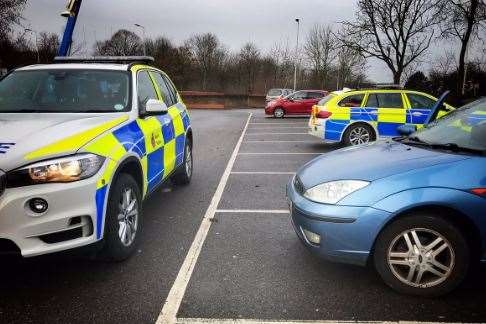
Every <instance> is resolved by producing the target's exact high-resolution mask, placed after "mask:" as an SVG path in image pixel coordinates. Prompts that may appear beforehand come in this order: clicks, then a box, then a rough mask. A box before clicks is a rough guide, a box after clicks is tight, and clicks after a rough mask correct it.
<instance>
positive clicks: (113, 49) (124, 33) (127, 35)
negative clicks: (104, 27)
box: [95, 29, 142, 56]
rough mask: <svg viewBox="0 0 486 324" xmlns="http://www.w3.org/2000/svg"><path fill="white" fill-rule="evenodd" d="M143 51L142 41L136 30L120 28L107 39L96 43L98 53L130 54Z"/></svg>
mask: <svg viewBox="0 0 486 324" xmlns="http://www.w3.org/2000/svg"><path fill="white" fill-rule="evenodd" d="M141 53H142V41H141V39H140V37H138V36H137V34H135V33H134V32H131V31H129V30H126V29H120V30H118V31H117V32H116V33H114V34H113V36H111V39H109V40H106V41H98V42H96V44H95V54H96V55H111V56H129V55H140V54H141Z"/></svg>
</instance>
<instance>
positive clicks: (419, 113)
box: [412, 111, 423, 117]
mask: <svg viewBox="0 0 486 324" xmlns="http://www.w3.org/2000/svg"><path fill="white" fill-rule="evenodd" d="M422 115H423V114H422V113H421V112H418V111H414V112H413V113H412V116H417V117H419V116H422Z"/></svg>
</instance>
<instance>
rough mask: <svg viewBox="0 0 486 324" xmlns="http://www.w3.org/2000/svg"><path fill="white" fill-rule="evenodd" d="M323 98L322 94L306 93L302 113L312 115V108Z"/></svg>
mask: <svg viewBox="0 0 486 324" xmlns="http://www.w3.org/2000/svg"><path fill="white" fill-rule="evenodd" d="M323 97H324V94H323V93H322V92H313V91H308V92H307V96H306V99H305V103H304V113H305V114H309V115H310V114H311V113H312V107H313V106H314V105H317V103H318V102H319V100H320V99H322V98H323Z"/></svg>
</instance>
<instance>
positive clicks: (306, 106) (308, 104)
mask: <svg viewBox="0 0 486 324" xmlns="http://www.w3.org/2000/svg"><path fill="white" fill-rule="evenodd" d="M327 94H328V92H327V91H323V90H300V91H297V92H294V93H292V94H290V95H288V96H287V97H284V98H281V99H277V100H274V101H270V102H269V103H268V104H267V106H266V107H265V114H266V115H273V116H275V117H276V118H282V117H284V116H285V115H310V114H311V112H312V106H314V105H316V104H317V103H318V102H319V100H321V99H322V98H324V97H325V96H327Z"/></svg>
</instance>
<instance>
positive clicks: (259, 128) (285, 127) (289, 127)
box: [248, 126, 309, 130]
mask: <svg viewBox="0 0 486 324" xmlns="http://www.w3.org/2000/svg"><path fill="white" fill-rule="evenodd" d="M293 128H300V129H307V128H309V127H306V126H283V127H281V126H277V127H267V126H265V127H255V128H249V129H248V130H257V129H258V130H261V129H293Z"/></svg>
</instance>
